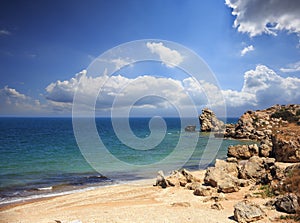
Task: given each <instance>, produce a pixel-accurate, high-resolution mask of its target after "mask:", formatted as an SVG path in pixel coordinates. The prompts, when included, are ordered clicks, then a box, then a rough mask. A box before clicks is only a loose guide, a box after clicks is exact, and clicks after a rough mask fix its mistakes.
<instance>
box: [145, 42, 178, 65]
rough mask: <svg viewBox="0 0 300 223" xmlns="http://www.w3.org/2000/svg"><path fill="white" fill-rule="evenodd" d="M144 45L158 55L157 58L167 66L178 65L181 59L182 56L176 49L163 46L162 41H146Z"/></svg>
mask: <svg viewBox="0 0 300 223" xmlns="http://www.w3.org/2000/svg"><path fill="white" fill-rule="evenodd" d="M146 45H147V48H148V49H150V51H151V53H155V54H157V55H159V58H160V59H161V61H162V62H163V63H164V64H165V65H166V66H167V67H174V66H178V65H179V64H180V63H181V62H182V61H183V56H182V55H181V54H180V53H179V52H178V51H176V50H172V49H170V48H168V47H166V46H164V45H163V43H154V42H152V43H150V42H148V43H147V44H146Z"/></svg>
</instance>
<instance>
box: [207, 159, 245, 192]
mask: <svg viewBox="0 0 300 223" xmlns="http://www.w3.org/2000/svg"><path fill="white" fill-rule="evenodd" d="M238 174H239V172H238V166H237V163H233V162H226V161H223V160H218V159H217V160H216V164H215V167H210V168H208V169H207V170H206V173H205V177H204V182H205V183H206V184H207V185H210V186H212V187H216V188H217V189H218V191H219V192H223V193H231V192H236V191H238V190H239V186H240V181H239V179H238V178H237V176H238Z"/></svg>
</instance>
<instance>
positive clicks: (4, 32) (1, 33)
mask: <svg viewBox="0 0 300 223" xmlns="http://www.w3.org/2000/svg"><path fill="white" fill-rule="evenodd" d="M10 35H11V32H9V31H8V30H5V29H2V30H0V36H10Z"/></svg>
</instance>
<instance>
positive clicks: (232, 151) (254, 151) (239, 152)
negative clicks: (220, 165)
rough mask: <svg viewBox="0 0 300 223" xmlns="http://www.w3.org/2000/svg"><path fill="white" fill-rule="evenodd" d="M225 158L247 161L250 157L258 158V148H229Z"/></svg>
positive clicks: (254, 146) (252, 145)
mask: <svg viewBox="0 0 300 223" xmlns="http://www.w3.org/2000/svg"><path fill="white" fill-rule="evenodd" d="M227 156H228V157H235V158H237V159H249V158H250V157H251V156H258V146H257V145H256V144H251V145H236V146H229V147H228V152H227Z"/></svg>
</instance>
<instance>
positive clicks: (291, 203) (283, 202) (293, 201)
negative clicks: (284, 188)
mask: <svg viewBox="0 0 300 223" xmlns="http://www.w3.org/2000/svg"><path fill="white" fill-rule="evenodd" d="M275 207H276V210H278V211H282V212H285V213H288V214H294V213H296V211H299V210H300V208H299V203H298V199H297V196H296V195H295V194H287V195H284V196H280V197H278V198H277V199H276V201H275Z"/></svg>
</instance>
